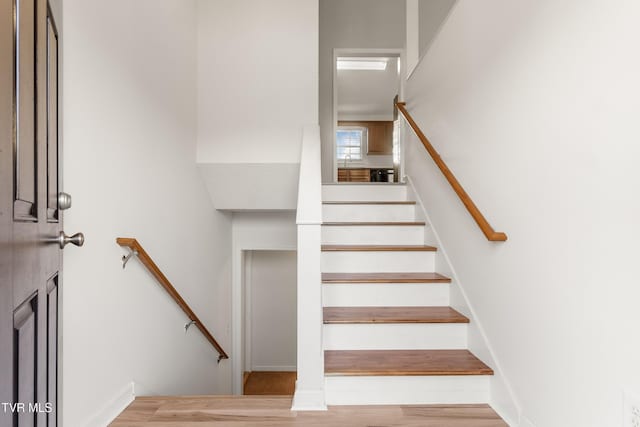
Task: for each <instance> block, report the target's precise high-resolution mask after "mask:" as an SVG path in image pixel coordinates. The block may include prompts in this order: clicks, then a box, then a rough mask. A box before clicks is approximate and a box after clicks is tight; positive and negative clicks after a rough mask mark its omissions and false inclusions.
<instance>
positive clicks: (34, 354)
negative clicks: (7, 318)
mask: <svg viewBox="0 0 640 427" xmlns="http://www.w3.org/2000/svg"><path fill="white" fill-rule="evenodd" d="M13 336H14V348H13V352H14V367H13V369H14V392H15V398H14V399H12V402H14V403H18V404H23V405H24V406H22V407H21V406H18V407H16V409H15V410H14V414H13V416H14V420H15V421H14V422H17V425H19V426H21V427H22V426H33V425H36V421H35V419H36V418H35V417H36V414H35V413H34V411H32V410H30V409H31V408H29V407H28V405H29V404H30V403H34V402H37V401H38V399H37V396H38V395H37V392H38V378H37V375H36V374H37V372H38V295H37V294H36V295H34V296H33V297H32V298H30V299H29V300H28V301H25V302H24V303H23V304H22V305H21V306H20V307H18V309H16V311H15V312H14V316H13Z"/></svg>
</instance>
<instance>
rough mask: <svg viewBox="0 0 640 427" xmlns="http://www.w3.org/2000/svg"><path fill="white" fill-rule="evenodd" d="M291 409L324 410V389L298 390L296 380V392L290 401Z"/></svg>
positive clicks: (325, 406) (325, 407) (325, 408)
mask: <svg viewBox="0 0 640 427" xmlns="http://www.w3.org/2000/svg"><path fill="white" fill-rule="evenodd" d="M291 410H292V411H326V410H327V405H326V403H325V400H324V390H322V389H319V390H300V388H299V387H298V382H297V381H296V392H295V393H294V394H293V401H292V402H291Z"/></svg>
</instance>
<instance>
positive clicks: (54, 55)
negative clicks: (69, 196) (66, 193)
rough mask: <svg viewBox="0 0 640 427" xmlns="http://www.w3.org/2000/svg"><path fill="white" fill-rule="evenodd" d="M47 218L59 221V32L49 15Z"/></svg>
mask: <svg viewBox="0 0 640 427" xmlns="http://www.w3.org/2000/svg"><path fill="white" fill-rule="evenodd" d="M47 220H49V221H50V222H51V221H58V32H57V29H56V26H55V22H54V20H53V17H52V16H51V14H50V13H49V14H48V16H47Z"/></svg>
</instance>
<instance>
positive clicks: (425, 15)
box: [418, 0, 456, 57]
mask: <svg viewBox="0 0 640 427" xmlns="http://www.w3.org/2000/svg"><path fill="white" fill-rule="evenodd" d="M455 3H456V0H419V2H418V32H419V34H418V52H419V56H420V57H423V56H424V55H425V53H426V52H427V49H429V46H431V42H432V41H433V38H434V37H435V36H436V35H437V34H438V31H439V30H440V28H441V27H442V24H443V23H444V20H445V18H446V17H447V15H449V12H450V11H451V8H452V7H453V6H454V4H455Z"/></svg>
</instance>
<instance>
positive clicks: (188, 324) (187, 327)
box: [184, 319, 196, 334]
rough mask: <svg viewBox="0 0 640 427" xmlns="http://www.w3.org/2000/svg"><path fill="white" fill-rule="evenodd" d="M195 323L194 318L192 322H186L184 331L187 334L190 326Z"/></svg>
mask: <svg viewBox="0 0 640 427" xmlns="http://www.w3.org/2000/svg"><path fill="white" fill-rule="evenodd" d="M195 324H196V321H195V320H193V319H191V321H190V322H188V323H186V324H185V325H184V333H185V334H186V333H187V332H188V331H189V328H190V327H191V326H193V325H195Z"/></svg>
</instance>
